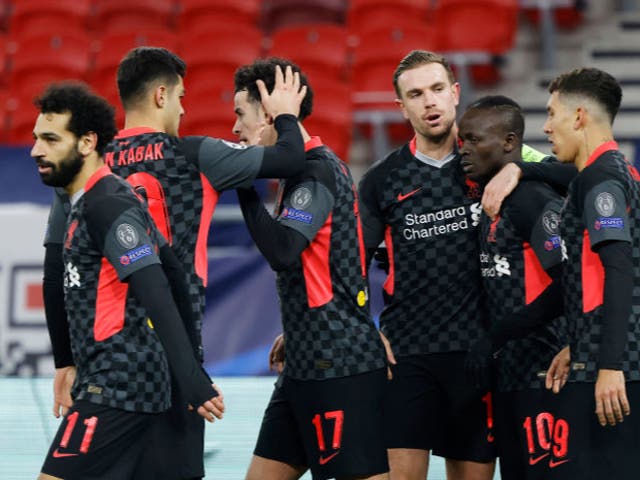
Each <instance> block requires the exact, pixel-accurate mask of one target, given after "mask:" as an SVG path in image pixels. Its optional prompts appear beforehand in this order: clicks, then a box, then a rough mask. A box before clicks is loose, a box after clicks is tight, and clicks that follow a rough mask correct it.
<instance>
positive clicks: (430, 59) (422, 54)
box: [393, 50, 456, 98]
mask: <svg viewBox="0 0 640 480" xmlns="http://www.w3.org/2000/svg"><path fill="white" fill-rule="evenodd" d="M430 63H439V64H440V65H442V66H443V67H444V69H445V71H446V72H447V77H449V81H450V82H451V84H452V85H453V84H454V83H456V78H455V76H454V75H453V70H452V69H451V65H449V62H447V59H446V58H444V57H443V56H442V55H440V54H439V53H435V52H429V51H427V50H411V51H410V52H409V53H408V54H407V55H405V57H404V58H403V59H402V60H401V61H400V63H399V64H398V66H397V67H396V70H395V72H393V88H395V90H396V95H398V98H402V95H400V89H399V88H398V77H400V75H402V74H403V73H404V72H406V71H407V70H413V69H414V68H417V67H419V66H421V65H428V64H430Z"/></svg>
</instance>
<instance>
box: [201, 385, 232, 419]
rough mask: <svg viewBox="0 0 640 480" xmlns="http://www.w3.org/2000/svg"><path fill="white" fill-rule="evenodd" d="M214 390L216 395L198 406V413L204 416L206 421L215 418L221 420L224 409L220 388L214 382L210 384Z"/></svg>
mask: <svg viewBox="0 0 640 480" xmlns="http://www.w3.org/2000/svg"><path fill="white" fill-rule="evenodd" d="M211 386H212V387H213V388H214V390H215V391H216V392H218V396H217V397H213V398H211V399H209V400H207V401H206V402H204V403H203V404H202V405H200V406H199V407H198V415H200V416H201V417H202V418H204V419H205V420H206V421H207V422H210V423H213V422H214V421H215V419H216V418H217V419H218V420H222V416H223V414H224V411H225V406H224V395H222V390H220V388H219V387H218V386H217V385H216V384H215V383H213V384H211Z"/></svg>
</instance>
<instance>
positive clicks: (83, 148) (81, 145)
mask: <svg viewBox="0 0 640 480" xmlns="http://www.w3.org/2000/svg"><path fill="white" fill-rule="evenodd" d="M97 145H98V134H97V133H95V132H87V133H85V134H84V135H81V136H80V138H79V139H78V152H79V153H80V155H82V156H83V157H86V156H87V155H89V154H90V153H91V152H93V151H95V149H96V146H97Z"/></svg>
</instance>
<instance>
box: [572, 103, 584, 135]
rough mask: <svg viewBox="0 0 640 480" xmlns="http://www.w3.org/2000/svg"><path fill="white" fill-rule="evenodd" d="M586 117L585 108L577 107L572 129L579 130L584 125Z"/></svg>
mask: <svg viewBox="0 0 640 480" xmlns="http://www.w3.org/2000/svg"><path fill="white" fill-rule="evenodd" d="M586 118H587V109H586V108H584V107H578V108H576V111H575V120H574V122H573V128H574V130H581V129H582V128H584V126H585V121H586Z"/></svg>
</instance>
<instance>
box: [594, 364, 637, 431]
mask: <svg viewBox="0 0 640 480" xmlns="http://www.w3.org/2000/svg"><path fill="white" fill-rule="evenodd" d="M595 395H596V415H597V416H598V422H599V423H600V425H602V426H603V427H604V426H606V425H611V426H613V425H616V424H617V423H621V422H622V421H623V420H624V417H625V416H626V415H629V414H630V413H631V406H630V405H629V400H628V399H627V387H626V385H625V382H624V373H623V372H622V370H609V369H606V368H602V369H600V370H598V379H597V380H596V392H595Z"/></svg>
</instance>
